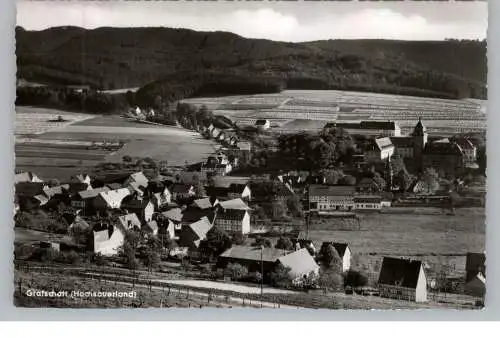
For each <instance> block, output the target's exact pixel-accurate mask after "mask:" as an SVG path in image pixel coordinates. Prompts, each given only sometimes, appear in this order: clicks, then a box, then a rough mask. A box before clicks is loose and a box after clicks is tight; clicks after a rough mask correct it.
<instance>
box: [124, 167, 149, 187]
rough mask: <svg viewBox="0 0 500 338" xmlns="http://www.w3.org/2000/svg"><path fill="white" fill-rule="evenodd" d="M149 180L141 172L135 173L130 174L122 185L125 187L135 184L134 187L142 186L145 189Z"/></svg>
mask: <svg viewBox="0 0 500 338" xmlns="http://www.w3.org/2000/svg"><path fill="white" fill-rule="evenodd" d="M148 182H149V180H148V179H147V177H146V176H145V175H144V173H143V172H142V171H139V172H136V173H133V174H131V175H130V176H129V177H128V178H127V180H126V181H125V183H124V185H125V186H127V185H129V184H131V183H135V186H138V187H139V186H142V187H144V188H146V187H147V186H148Z"/></svg>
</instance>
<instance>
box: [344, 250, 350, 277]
mask: <svg viewBox="0 0 500 338" xmlns="http://www.w3.org/2000/svg"><path fill="white" fill-rule="evenodd" d="M350 268H351V250H350V249H349V247H347V248H346V249H345V252H344V257H343V259H342V272H346V271H349V269H350Z"/></svg>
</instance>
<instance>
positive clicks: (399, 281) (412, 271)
mask: <svg viewBox="0 0 500 338" xmlns="http://www.w3.org/2000/svg"><path fill="white" fill-rule="evenodd" d="M378 288H379V291H380V296H382V297H387V298H395V299H401V300H409V301H414V302H426V301H427V277H426V274H425V270H424V265H423V264H422V262H421V261H418V260H409V259H403V258H393V257H384V259H383V261H382V268H381V269H380V275H379V279H378Z"/></svg>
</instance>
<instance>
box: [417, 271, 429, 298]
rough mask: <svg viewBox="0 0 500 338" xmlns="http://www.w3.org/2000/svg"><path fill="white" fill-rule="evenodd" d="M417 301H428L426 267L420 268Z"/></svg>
mask: <svg viewBox="0 0 500 338" xmlns="http://www.w3.org/2000/svg"><path fill="white" fill-rule="evenodd" d="M415 301H416V302H426V301H427V277H426V276H425V271H424V267H423V266H422V265H421V266H420V273H419V274H418V282H417V287H416V289H415Z"/></svg>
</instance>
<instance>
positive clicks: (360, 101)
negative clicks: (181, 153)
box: [183, 90, 486, 134]
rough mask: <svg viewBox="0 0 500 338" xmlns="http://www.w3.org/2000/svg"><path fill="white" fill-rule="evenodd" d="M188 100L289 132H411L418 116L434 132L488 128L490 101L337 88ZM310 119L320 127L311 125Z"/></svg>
mask: <svg viewBox="0 0 500 338" xmlns="http://www.w3.org/2000/svg"><path fill="white" fill-rule="evenodd" d="M183 102H187V103H192V104H195V105H202V104H205V105H206V106H207V107H208V108H209V109H212V110H214V113H215V114H218V115H225V116H227V117H228V118H230V119H232V120H234V121H235V122H238V123H240V124H253V123H254V122H255V120H256V119H269V120H270V121H271V125H272V126H274V127H275V128H277V131H280V130H282V131H286V130H287V125H288V124H287V122H289V121H290V120H292V121H293V120H295V119H297V120H299V121H301V122H298V123H294V124H290V126H293V128H298V127H299V126H300V125H301V124H303V129H304V130H316V129H318V128H321V127H322V126H324V124H325V123H326V122H332V121H342V122H354V121H359V120H375V121H377V120H378V121H387V120H392V121H397V122H398V123H399V124H400V126H401V128H402V131H403V132H405V133H406V132H408V131H410V130H411V128H413V126H414V125H415V123H416V121H417V120H418V118H419V117H420V118H422V120H424V123H425V125H426V126H427V129H428V131H429V132H430V133H439V134H452V133H458V132H481V131H485V130H486V102H485V101H481V100H446V99H434V98H422V97H412V96H400V95H389V94H375V93H366V92H349V91H337V90H285V91H283V92H281V93H278V94H258V95H248V96H226V97H210V98H193V99H185V100H183ZM287 120H288V121H287ZM306 120H310V121H315V122H317V123H313V124H310V123H308V122H306Z"/></svg>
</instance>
